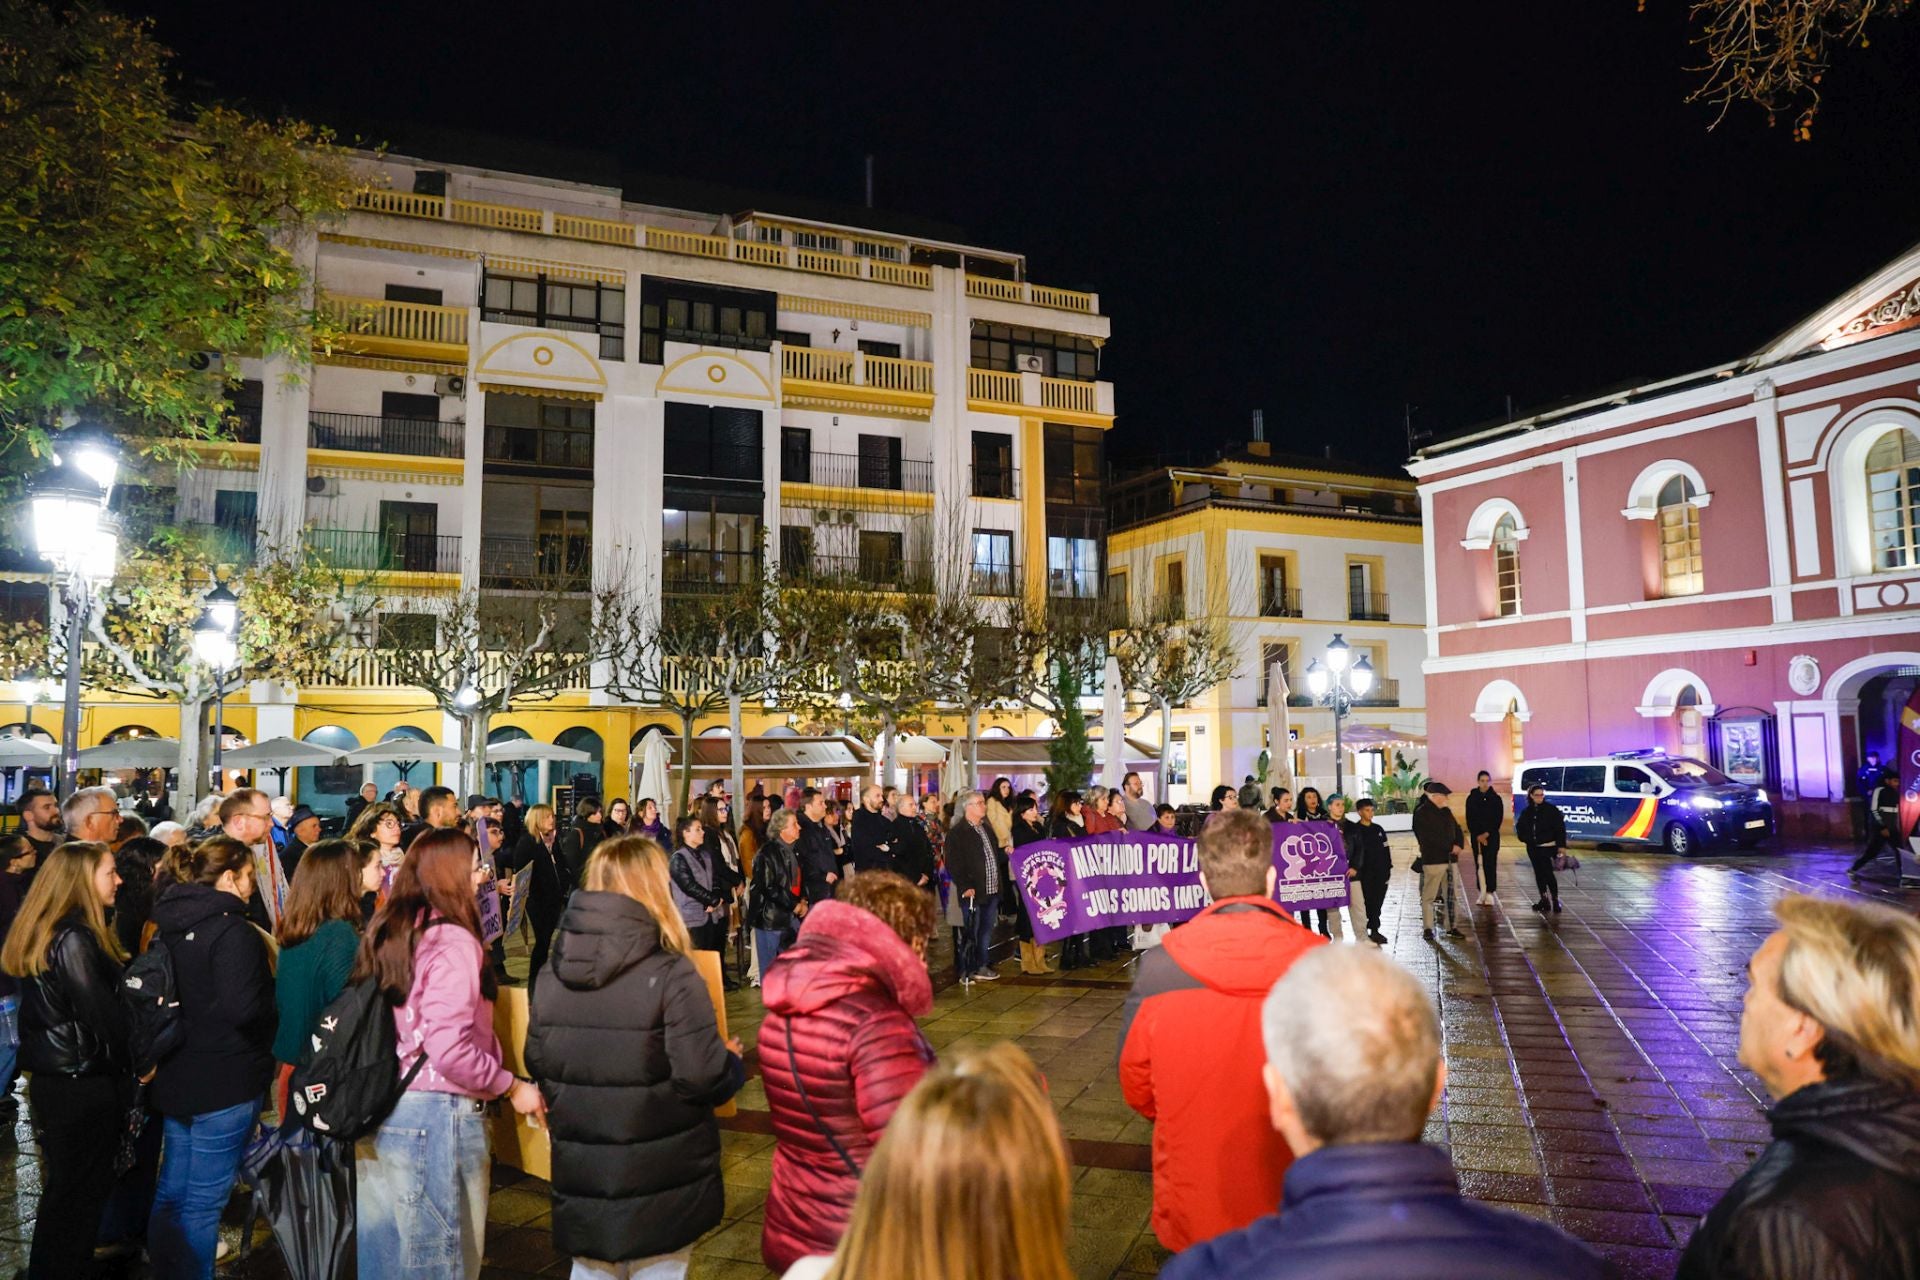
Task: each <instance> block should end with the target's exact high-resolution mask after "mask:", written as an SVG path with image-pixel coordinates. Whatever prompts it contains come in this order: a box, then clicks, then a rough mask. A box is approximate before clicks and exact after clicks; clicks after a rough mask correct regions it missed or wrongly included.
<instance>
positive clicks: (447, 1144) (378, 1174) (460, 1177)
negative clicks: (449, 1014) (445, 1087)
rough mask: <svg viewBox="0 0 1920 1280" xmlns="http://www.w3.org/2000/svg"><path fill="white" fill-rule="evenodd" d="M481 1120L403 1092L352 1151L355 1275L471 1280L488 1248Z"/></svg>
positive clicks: (459, 1104) (458, 1107)
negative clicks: (357, 1266)
mask: <svg viewBox="0 0 1920 1280" xmlns="http://www.w3.org/2000/svg"><path fill="white" fill-rule="evenodd" d="M487 1133H488V1124H487V1115H486V1111H485V1108H484V1106H483V1104H481V1103H480V1102H478V1101H476V1100H475V1099H473V1098H469V1097H466V1096H465V1095H463V1094H457V1093H432V1092H429V1091H427V1090H424V1089H409V1090H407V1092H406V1093H404V1094H402V1095H401V1097H400V1101H399V1103H398V1105H396V1106H395V1107H394V1109H393V1114H391V1115H389V1116H388V1117H387V1119H386V1123H384V1124H382V1125H381V1126H380V1127H379V1128H378V1129H377V1130H375V1131H374V1133H373V1135H372V1136H371V1137H367V1138H362V1139H361V1140H360V1142H359V1144H358V1145H357V1146H356V1147H355V1149H354V1161H353V1168H354V1175H355V1177H356V1179H357V1185H356V1188H355V1195H354V1204H355V1208H356V1210H357V1213H358V1217H359V1226H358V1232H357V1247H358V1250H359V1260H360V1274H361V1275H363V1276H367V1277H373V1276H381V1277H386V1276H407V1277H414V1278H416V1280H471V1278H472V1277H474V1276H477V1275H479V1274H480V1256H481V1253H482V1251H483V1250H484V1248H485V1246H486V1242H487V1171H488V1146H487Z"/></svg>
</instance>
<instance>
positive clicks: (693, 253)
mask: <svg viewBox="0 0 1920 1280" xmlns="http://www.w3.org/2000/svg"><path fill="white" fill-rule="evenodd" d="M640 231H641V233H642V237H641V246H640V247H641V248H643V249H652V250H654V251H655V252H656V253H681V254H686V255H687V256H688V257H693V258H719V259H721V260H722V261H725V260H726V259H727V258H728V257H729V256H730V251H729V250H728V248H727V246H728V245H730V244H732V243H733V242H732V241H731V240H729V239H727V238H726V237H725V236H707V235H701V234H700V233H699V232H698V231H673V230H670V229H668V228H666V227H642V228H640Z"/></svg>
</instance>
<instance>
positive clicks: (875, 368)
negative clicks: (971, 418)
mask: <svg viewBox="0 0 1920 1280" xmlns="http://www.w3.org/2000/svg"><path fill="white" fill-rule="evenodd" d="M780 398H781V400H782V401H783V402H784V403H786V404H791V405H808V406H815V407H820V408H828V409H844V410H846V411H847V412H850V413H861V412H867V411H871V410H872V409H874V408H876V407H878V408H881V409H884V410H886V411H888V412H889V413H897V414H900V415H904V416H907V417H914V418H925V417H929V416H931V414H932V413H933V366H932V365H931V364H929V363H927V362H926V361H924V360H899V359H895V358H894V357H892V356H862V355H856V354H855V353H854V352H851V351H831V350H826V349H823V348H816V347H786V346H783V347H782V348H781V349H780Z"/></svg>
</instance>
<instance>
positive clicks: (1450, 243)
mask: <svg viewBox="0 0 1920 1280" xmlns="http://www.w3.org/2000/svg"><path fill="white" fill-rule="evenodd" d="M498 8H499V9H500V10H501V11H502V13H503V15H504V16H502V17H497V18H489V17H485V16H482V15H483V14H485V13H486V12H487V11H486V10H485V9H483V8H481V7H479V6H472V7H468V6H462V5H453V4H434V5H424V4H409V3H401V4H391V3H389V4H382V5H361V4H356V3H351V2H349V0H336V2H334V3H330V4H325V5H299V4H283V5H261V4H259V3H257V2H251V3H244V4H243V3H232V2H229V0H193V2H192V3H178V4H160V5H154V6H147V7H144V8H139V7H131V6H130V11H131V12H141V13H148V14H151V15H152V16H153V17H155V18H156V19H157V21H158V34H159V36H160V38H161V39H162V40H163V41H164V42H166V43H167V44H169V45H171V46H172V47H173V48H175V49H176V50H178V51H179V54H180V70H181V72H182V75H183V77H184V78H185V79H186V81H187V85H186V92H187V93H188V94H189V95H190V96H217V97H221V98H225V99H227V100H230V101H237V102H240V103H243V104H246V105H250V106H252V107H254V108H256V109H259V110H265V111H280V110H286V111H292V112H296V113H299V114H301V115H304V116H307V117H308V118H311V119H314V120H317V121H319V122H322V123H328V124H332V125H334V126H335V127H337V128H339V129H340V130H341V131H342V132H343V133H346V134H348V135H354V134H358V135H359V136H361V137H364V138H367V139H369V140H374V141H386V142H390V143H392V144H393V146H394V148H395V149H396V150H399V151H403V152H404V151H406V150H408V148H407V146H406V143H407V139H408V137H409V136H410V131H419V130H441V129H459V130H466V131H484V132H488V133H493V134H497V135H500V136H503V137H507V138H511V139H513V140H514V141H515V142H516V143H517V144H519V145H521V146H525V145H526V144H529V143H531V144H535V145H536V146H553V147H562V148H569V149H585V150H593V151H598V152H602V153H607V154H609V155H610V156H612V157H615V158H616V160H617V163H618V164H619V165H620V166H622V167H623V169H624V170H626V171H630V172H634V173H654V174H663V175H675V176H680V177H685V178H690V179H696V180H700V181H705V182H713V183H724V184H727V185H730V186H735V187H748V188H753V189H757V190H763V191H766V192H769V193H789V194H793V195H800V196H806V197H811V198H815V199H831V200H843V201H846V202H847V203H849V204H853V205H857V204H858V203H859V202H860V200H861V198H862V164H863V157H864V156H865V155H867V154H868V153H872V154H874V155H875V156H876V165H877V172H878V180H877V192H876V195H877V200H876V203H877V204H878V205H879V206H881V207H882V208H888V209H894V210H898V211H900V212H903V213H909V214H914V215H919V216H923V217H928V218H935V219H940V220H942V221H946V222H949V223H954V224H958V225H959V226H961V227H964V228H966V229H967V231H968V232H969V233H970V235H971V236H972V238H973V239H974V241H975V242H976V243H981V244H984V245H988V246H992V247H995V248H1002V249H1008V250H1013V251H1018V252H1024V253H1025V254H1027V255H1028V259H1029V264H1030V267H1031V273H1032V276H1033V278H1034V279H1035V280H1037V281H1039V282H1041V283H1045V284H1056V285H1062V286H1067V287H1072V288H1088V289H1096V290H1098V291H1099V293H1100V295H1101V300H1102V307H1103V310H1105V311H1106V312H1107V313H1108V314H1109V315H1111V316H1112V318H1113V340H1112V342H1111V343H1110V344H1109V346H1108V348H1107V350H1106V353H1105V357H1104V359H1105V363H1104V367H1103V373H1102V376H1103V377H1109V378H1111V379H1112V380H1113V381H1114V382H1115V383H1116V393H1115V394H1116V399H1117V401H1118V405H1119V409H1120V419H1119V424H1118V426H1117V427H1116V432H1115V436H1114V441H1113V442H1114V445H1115V447H1116V452H1117V453H1119V454H1122V455H1126V454H1133V455H1139V456H1145V455H1150V454H1156V453H1167V454H1170V455H1175V456H1187V455H1190V454H1192V453H1193V452H1194V451H1196V450H1197V449H1200V448H1211V447H1217V446H1219V445H1221V444H1225V443H1227V442H1229V441H1236V440H1239V439H1243V438H1244V437H1245V433H1246V424H1247V421H1248V416H1249V411H1250V410H1251V409H1253V408H1255V407H1261V408H1264V409H1265V411H1266V421H1267V432H1268V435H1269V437H1270V438H1272V439H1274V440H1275V441H1276V442H1277V444H1278V447H1281V448H1286V449H1292V450H1296V451H1299V452H1311V453H1316V454H1318V453H1321V452H1322V451H1323V450H1324V449H1325V448H1326V447H1327V446H1329V445H1331V446H1332V448H1333V450H1334V453H1335V456H1336V457H1350V458H1356V459H1358V458H1367V459H1370V460H1374V461H1381V460H1388V459H1398V458H1400V457H1403V456H1404V455H1405V442H1406V436H1405V427H1404V424H1403V406H1405V405H1406V404H1408V403H1411V404H1413V405H1415V406H1418V407H1417V409H1416V410H1415V413H1414V422H1415V427H1416V429H1417V430H1423V431H1428V432H1433V433H1435V434H1437V435H1438V436H1441V437H1445V436H1446V435H1449V434H1452V433H1457V432H1459V431H1461V430H1463V429H1465V428H1467V427H1469V426H1472V425H1476V424H1481V423H1485V422H1487V421H1490V420H1496V419H1500V418H1503V417H1504V416H1505V413H1506V407H1507V403H1508V397H1511V399H1512V403H1513V406H1514V408H1515V411H1516V412H1518V413H1525V412H1528V411H1529V410H1530V409H1537V408H1542V407H1546V406H1548V405H1551V404H1553V403H1556V402H1560V401H1564V400H1567V399H1573V398H1579V397H1582V396H1584V395H1586V394H1590V393H1594V392H1598V391H1601V390H1604V389H1607V388H1610V387H1613V386H1617V385H1621V384H1626V383H1631V382H1635V381H1644V380H1651V379H1658V378H1663V377H1667V376H1671V375H1675V374H1679V373H1683V372H1685V371H1687V370H1690V369H1693V368H1697V367H1701V366H1704V365H1709V364H1715V363H1719V362H1721V361H1723V360H1727V359H1732V358H1736V357H1738V356H1740V355H1743V354H1746V353H1747V352H1749V351H1751V350H1752V349H1753V348H1755V347H1757V346H1759V345H1760V344H1762V343H1763V342H1765V341H1766V340H1767V339H1769V338H1770V337H1772V336H1774V335H1775V334H1777V333H1778V332H1780V331H1781V330H1783V329H1785V328H1787V327H1788V326H1789V325H1791V324H1792V323H1794V322H1795V321H1797V320H1798V319H1800V318H1801V317H1802V316H1803V315H1804V314H1805V313H1806V312H1808V311H1811V310H1812V309H1814V308H1815V307H1817V306H1819V305H1821V304H1823V303H1824V302H1826V301H1827V300H1829V299H1830V298H1832V297H1833V296H1835V295H1837V294H1838V293H1840V292H1841V291H1843V290H1844V289H1846V288H1847V287H1849V286H1851V285H1852V284H1854V283H1856V282H1857V281H1858V280H1859V279H1860V278H1861V277H1863V276H1865V275H1866V274H1867V273H1869V272H1870V271H1872V270H1873V269H1875V268H1876V267H1878V266H1879V265H1881V264H1882V263H1883V262H1885V261H1886V260H1887V259H1889V258H1891V257H1892V256H1894V255H1895V254H1897V253H1899V252H1900V251H1901V250H1902V249H1904V248H1906V247H1907V246H1908V245H1910V244H1912V243H1914V242H1915V241H1920V94H1916V93H1915V92H1914V86H1915V84H1916V83H1920V14H1914V15H1912V16H1909V17H1907V18H1904V19H1894V20H1891V21H1888V22H1885V23H1882V24H1880V25H1879V26H1878V27H1877V28H1876V29H1875V30H1874V32H1873V33H1872V34H1873V43H1872V46H1871V47H1870V48H1867V49H1864V50H1846V51H1843V52H1842V54H1841V55H1840V57H1839V59H1838V60H1837V63H1836V65H1835V67H1834V69H1833V70H1832V72H1831V73H1830V74H1829V75H1828V77H1827V84H1826V86H1825V88H1826V91H1827V92H1826V105H1825V107H1824V109H1823V111H1822V113H1821V115H1820V117H1819V118H1818V121H1817V122H1816V125H1815V130H1814V137H1813V141H1811V142H1808V143H1795V142H1793V141H1792V140H1791V138H1790V137H1789V135H1788V132H1787V127H1786V123H1785V122H1782V124H1781V125H1780V127H1778V128H1772V129H1770V128H1768V127H1767V126H1766V122H1765V119H1764V117H1763V116H1762V115H1761V114H1760V113H1759V111H1758V110H1757V109H1755V108H1752V107H1744V106H1743V107H1741V108H1737V109H1736V110H1735V111H1734V112H1732V113H1731V114H1730V115H1729V117H1728V118H1727V120H1726V122H1725V123H1723V124H1722V125H1721V126H1720V127H1719V128H1718V129H1715V130H1713V131H1712V132H1709V131H1708V127H1707V126H1708V125H1709V124H1710V123H1711V122H1712V119H1713V109H1712V108H1710V107H1707V106H1689V105H1687V104H1686V103H1685V101H1684V99H1685V96H1686V94H1687V92H1688V90H1689V89H1690V88H1691V87H1692V86H1693V84H1694V83H1695V81H1696V78H1697V77H1696V76H1695V75H1694V74H1693V73H1691V72H1689V71H1688V70H1687V69H1686V68H1687V67H1688V66H1689V65H1690V64H1691V63H1692V62H1694V61H1695V60H1696V57H1695V53H1694V51H1693V50H1692V49H1691V48H1690V47H1689V46H1688V44H1687V36H1688V30H1687V24H1686V15H1685V10H1686V8H1687V4H1686V0H1648V10H1649V11H1648V12H1646V13H1636V12H1635V2H1634V0H1579V3H1577V4H1576V3H1565V2H1562V3H1551V4H1543V3H1541V2H1540V0H1531V2H1530V3H1508V2H1502V0H1480V2H1479V3H1474V4H1465V5H1462V4H1432V3H1422V4H1414V3H1408V2H1402V3H1384V4H1383V3H1377V2H1376V3H1300V2H1297V0H1296V2H1295V3H1290V4H1279V5H1272V4H1269V5H1262V6H1259V9H1258V11H1257V12H1256V11H1253V10H1251V9H1249V10H1247V11H1246V12H1245V13H1244V16H1240V15H1238V14H1237V13H1236V11H1234V10H1229V9H1227V8H1225V7H1222V6H1209V5H1163V6H1154V7H1153V8H1154V10H1155V11H1156V14H1155V16H1151V17H1129V18H1125V19H1119V18H1116V17H1115V16H1114V15H1115V14H1118V13H1121V12H1124V11H1127V10H1131V9H1133V8H1135V6H1124V5H1102V6H1089V7H1084V8H1080V7H1069V6H1062V5H1047V4H1023V5H1017V6H1008V7H1004V8H1003V7H999V6H995V5H988V4H978V3H976V4H970V5H966V6H925V7H923V6H913V5H895V6H889V7H885V8H880V7H875V8H873V9H871V10H867V11H865V12H864V15H862V14H858V13H856V11H855V9H854V7H853V6H816V5H799V4H786V5H782V6H778V7H772V6H768V7H762V6H758V5H753V4H746V3H732V4H698V5H687V4H674V5H660V4H637V5H607V6H599V7H596V6H593V5H589V4H583V3H575V4H537V5H516V6H498ZM923 9H932V10H934V11H935V16H932V17H927V16H921V14H920V11H921V10H923ZM1547 11H1552V13H1553V15H1554V16H1553V17H1551V18H1548V17H1546V16H1545V14H1546V13H1547ZM909 15H914V16H911V17H910V16H909ZM416 136H417V135H416ZM629 194H630V195H631V194H634V192H633V191H631V190H630V192H629ZM770 203H772V204H774V205H776V206H777V200H776V201H772V202H770Z"/></svg>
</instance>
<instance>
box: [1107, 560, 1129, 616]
mask: <svg viewBox="0 0 1920 1280" xmlns="http://www.w3.org/2000/svg"><path fill="white" fill-rule="evenodd" d="M1107 603H1108V604H1110V605H1112V606H1113V607H1114V608H1116V609H1124V608H1126V607H1127V571H1126V570H1125V569H1115V570H1114V571H1113V572H1111V573H1109V574H1108V575H1107Z"/></svg>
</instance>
